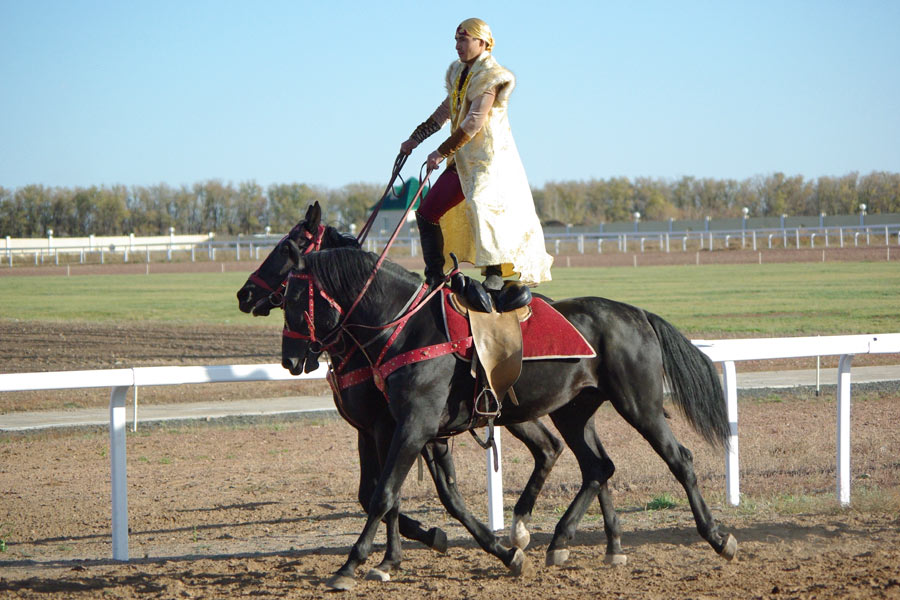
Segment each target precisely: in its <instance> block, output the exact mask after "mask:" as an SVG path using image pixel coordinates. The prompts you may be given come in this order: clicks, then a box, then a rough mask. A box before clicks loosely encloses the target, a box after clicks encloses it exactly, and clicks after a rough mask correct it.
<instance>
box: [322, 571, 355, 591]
mask: <svg viewBox="0 0 900 600" xmlns="http://www.w3.org/2000/svg"><path fill="white" fill-rule="evenodd" d="M325 585H326V586H327V587H328V588H329V589H332V590H335V591H338V592H346V591H348V590H352V589H353V588H354V587H355V586H356V580H355V579H353V578H352V577H347V576H346V575H333V576H332V577H331V578H330V579H329V580H328V581H326V582H325Z"/></svg>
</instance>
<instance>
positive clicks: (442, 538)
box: [428, 527, 447, 554]
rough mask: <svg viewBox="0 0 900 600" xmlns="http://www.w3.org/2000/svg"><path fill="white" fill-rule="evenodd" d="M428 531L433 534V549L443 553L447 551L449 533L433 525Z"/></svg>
mask: <svg viewBox="0 0 900 600" xmlns="http://www.w3.org/2000/svg"><path fill="white" fill-rule="evenodd" d="M428 533H430V534H431V544H430V546H431V549H432V550H434V551H435V552H440V553H441V554H446V553H447V534H446V533H444V530H443V529H438V528H437V527H432V528H431V529H430V530H429V531H428Z"/></svg>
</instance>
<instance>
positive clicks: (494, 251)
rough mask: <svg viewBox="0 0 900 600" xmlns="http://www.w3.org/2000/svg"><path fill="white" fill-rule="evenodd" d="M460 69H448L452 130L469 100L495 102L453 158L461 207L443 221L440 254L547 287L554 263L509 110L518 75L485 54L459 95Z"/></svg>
mask: <svg viewBox="0 0 900 600" xmlns="http://www.w3.org/2000/svg"><path fill="white" fill-rule="evenodd" d="M464 66H465V65H464V64H463V63H461V62H459V61H456V62H454V63H453V64H451V65H450V68H449V69H448V70H447V76H446V79H445V83H446V85H447V93H448V97H449V99H450V123H451V130H453V131H456V130H458V129H459V128H460V124H461V123H462V121H463V120H464V119H465V117H466V114H467V113H468V110H469V107H470V106H471V104H472V102H473V100H474V99H475V98H477V97H479V96H480V95H482V94H483V93H484V92H486V91H488V90H491V89H493V90H496V97H495V99H494V102H493V105H492V106H491V109H490V112H489V113H488V116H487V119H486V121H485V123H484V126H483V127H482V128H481V129H480V130H479V131H477V132H476V133H475V134H474V135H473V136H472V139H471V140H469V142H468V143H466V144H464V145H462V146H460V147H459V148H458V149H457V151H456V153H455V154H454V155H453V157H452V160H453V161H454V162H455V164H456V169H457V172H458V173H459V180H460V184H461V187H462V191H463V195H464V196H465V197H466V202H463V203H460V204H458V205H457V206H456V207H454V208H453V209H451V210H450V211H448V212H447V213H446V214H445V215H444V217H443V218H442V219H441V223H440V225H441V230H442V232H443V234H444V249H445V252H447V253H448V258H449V252H454V253H455V254H456V255H457V257H458V258H459V259H460V260H461V261H465V262H470V263H472V264H474V265H476V266H479V267H485V266H488V265H497V264H499V265H501V268H502V270H503V276H504V277H509V276H512V275H513V274H515V273H518V274H519V278H520V280H521V281H522V282H523V283H526V284H528V285H536V284H538V283H540V282H542V281H550V266H551V264H552V263H553V258H552V257H551V256H550V255H549V254H547V251H546V249H545V247H544V233H543V230H542V229H541V224H540V221H539V220H538V218H537V213H536V212H535V209H534V199H533V198H532V196H531V187H530V186H529V185H528V178H527V176H526V174H525V168H524V167H523V166H522V161H521V159H520V158H519V152H518V149H517V148H516V144H515V141H514V139H513V136H512V131H511V130H510V127H509V119H508V115H507V109H508V105H509V96H510V94H511V93H512V90H513V89H514V88H515V76H514V75H513V74H512V73H511V72H510V71H508V70H507V69H505V68H504V67H502V66H500V64H499V63H497V61H496V60H495V59H494V58H493V56H492V55H491V54H490V53H489V52H484V53H483V54H482V55H481V56H479V57H478V59H477V60H476V61H475V63H474V64H473V65H472V66H471V67H470V69H469V73H468V75H467V77H466V80H465V81H464V82H463V85H462V88H463V89H462V90H460V91H459V93H458V95H457V96H454V90H458V89H459V87H460V85H459V79H460V76H461V74H462V71H463V68H464Z"/></svg>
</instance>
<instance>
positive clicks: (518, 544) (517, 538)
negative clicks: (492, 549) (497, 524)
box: [509, 518, 531, 550]
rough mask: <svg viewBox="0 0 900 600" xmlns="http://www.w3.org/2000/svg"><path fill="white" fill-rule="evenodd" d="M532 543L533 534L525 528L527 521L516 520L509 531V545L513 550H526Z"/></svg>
mask: <svg viewBox="0 0 900 600" xmlns="http://www.w3.org/2000/svg"><path fill="white" fill-rule="evenodd" d="M530 542H531V533H529V532H528V528H527V527H526V526H525V519H518V518H516V519H514V520H513V524H512V527H510V529H509V543H510V544H512V547H513V548H521V549H522V550H524V549H525V548H527V547H528V544H529V543H530Z"/></svg>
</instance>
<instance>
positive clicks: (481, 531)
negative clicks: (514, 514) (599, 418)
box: [423, 432, 549, 575]
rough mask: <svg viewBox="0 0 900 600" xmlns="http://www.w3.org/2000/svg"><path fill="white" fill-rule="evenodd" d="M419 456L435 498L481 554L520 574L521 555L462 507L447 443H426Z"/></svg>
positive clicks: (521, 551) (523, 562)
mask: <svg viewBox="0 0 900 600" xmlns="http://www.w3.org/2000/svg"><path fill="white" fill-rule="evenodd" d="M548 433H549V432H548ZM423 454H424V455H425V461H426V463H427V464H428V470H429V471H430V472H431V475H432V477H433V478H434V483H435V487H436V488H437V492H438V497H439V498H440V499H441V503H442V504H443V505H444V507H445V508H446V509H447V512H449V513H450V515H451V516H452V517H453V518H455V519H456V520H457V521H459V522H460V523H462V524H463V526H464V527H465V528H466V529H467V530H468V531H469V533H471V534H472V537H474V538H475V541H476V542H478V545H479V546H481V547H482V549H483V550H484V551H485V552H487V553H489V554H493V555H494V556H496V557H497V558H499V559H500V560H501V561H503V564H504V565H506V567H508V568H509V570H510V572H511V573H512V574H513V575H520V574H521V573H522V569H523V568H524V566H525V552H523V550H522V549H521V548H518V547H515V546H514V547H513V548H505V547H503V546H502V545H500V542H499V540H498V538H497V536H496V535H494V532H493V531H491V529H490V528H489V527H488V526H487V525H485V524H484V523H482V522H481V521H479V520H478V519H477V518H475V516H474V515H473V514H472V513H471V512H469V510H468V508H466V504H465V501H464V500H463V497H462V494H461V493H460V492H459V488H458V487H457V485H456V467H455V465H454V463H453V455H452V454H451V453H450V449H449V448H448V446H447V444H428V445H427V446H425V450H424V452H423Z"/></svg>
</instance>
